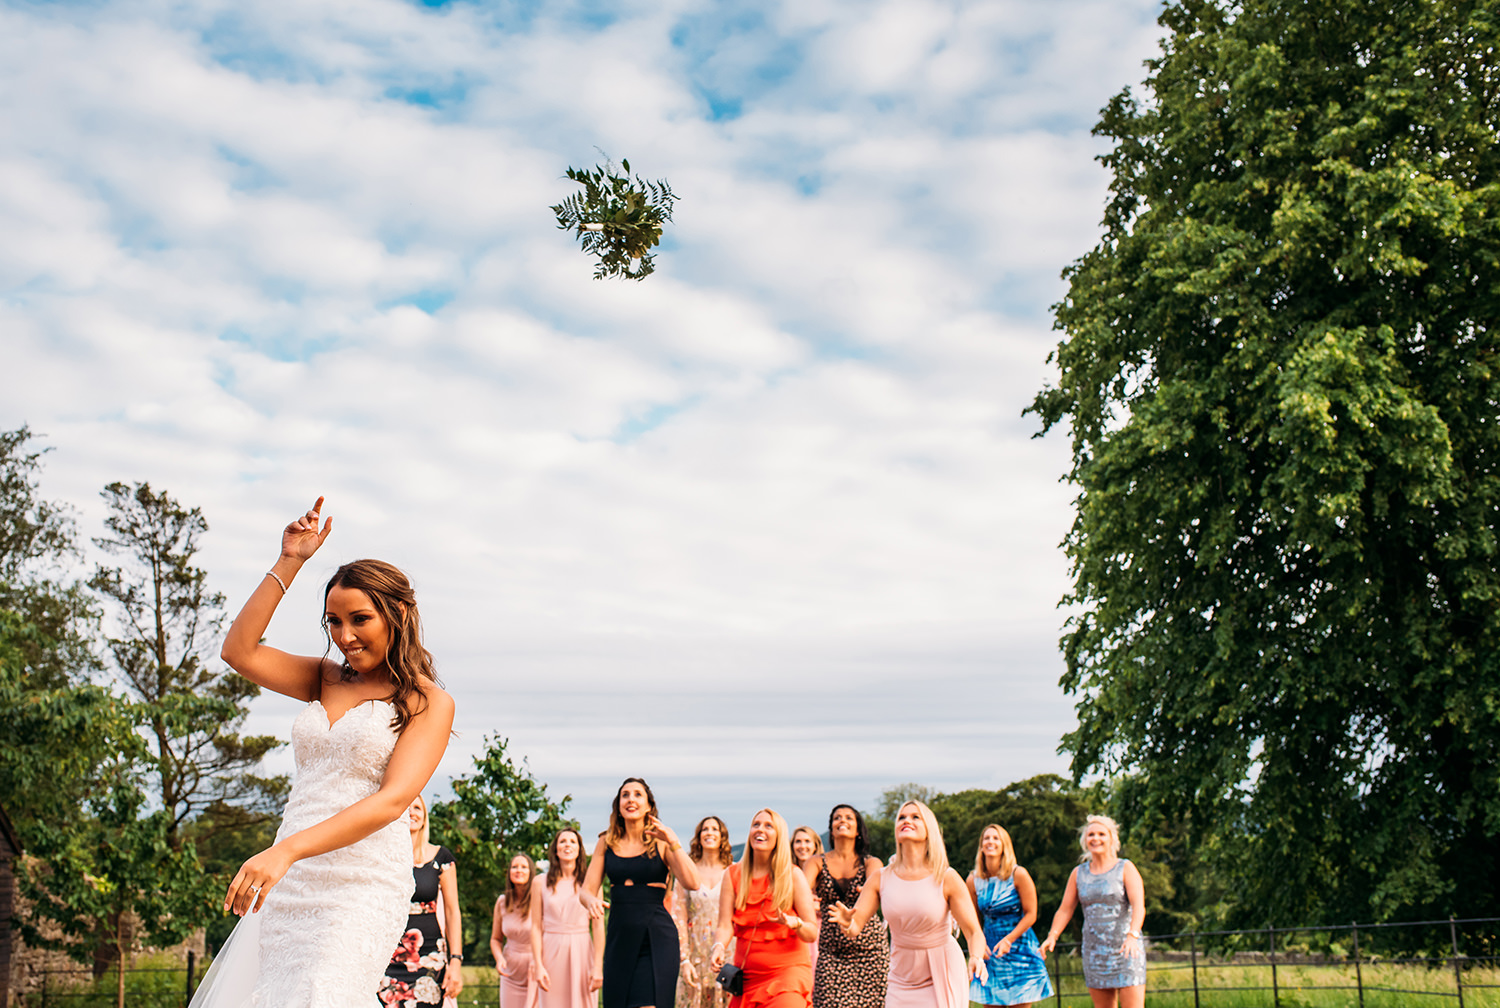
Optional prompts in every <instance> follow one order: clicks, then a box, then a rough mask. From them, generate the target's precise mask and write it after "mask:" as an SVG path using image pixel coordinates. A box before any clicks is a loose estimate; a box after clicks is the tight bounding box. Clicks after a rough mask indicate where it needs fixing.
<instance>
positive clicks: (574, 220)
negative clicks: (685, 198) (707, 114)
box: [551, 159, 677, 280]
mask: <svg viewBox="0 0 1500 1008" xmlns="http://www.w3.org/2000/svg"><path fill="white" fill-rule="evenodd" d="M620 170H623V172H624V173H623V174H620V173H619V172H618V171H617V169H616V168H615V165H614V162H612V161H609V160H606V161H605V162H604V164H602V165H596V166H595V167H594V168H592V169H578V168H572V167H570V168H569V169H568V171H567V177H568V178H570V179H572V180H573V181H574V182H577V183H578V184H579V185H581V186H583V192H579V193H574V194H573V195H571V196H569V197H568V198H567V199H565V200H563V201H562V202H561V203H559V204H557V205H556V206H554V207H552V208H551V209H552V212H553V213H554V214H556V215H557V226H558V229H559V230H562V231H575V232H576V233H577V235H578V240H579V244H581V245H582V246H583V250H584V251H585V252H587V253H588V254H589V255H592V256H595V257H596V258H597V259H598V266H597V267H596V268H595V270H594V279H595V280H603V279H604V278H605V277H611V276H617V277H621V278H624V279H629V280H642V279H645V278H646V277H647V276H650V275H651V273H652V272H653V271H654V270H655V263H654V258H655V257H654V256H653V255H652V254H651V249H653V248H655V247H656V246H657V245H659V244H661V233H662V226H663V225H664V224H665V223H666V222H667V221H669V220H671V219H672V204H674V203H676V202H677V195H676V194H675V193H674V192H672V187H671V186H669V185H668V184H667V182H666V180H665V179H658V180H657V181H655V182H651V181H649V180H647V179H641V178H635V177H633V176H632V175H631V174H630V162H629V161H626V160H624V159H621V161H620Z"/></svg>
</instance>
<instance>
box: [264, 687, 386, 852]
mask: <svg viewBox="0 0 1500 1008" xmlns="http://www.w3.org/2000/svg"><path fill="white" fill-rule="evenodd" d="M390 721H391V705H390V704H388V703H385V702H384V701H381V700H368V701H366V702H364V703H362V704H358V705H356V706H354V707H352V708H350V709H349V711H348V712H347V713H345V714H344V716H343V717H341V718H339V719H338V720H337V721H335V722H334V723H333V724H332V725H330V724H329V723H328V712H327V711H326V710H325V709H324V708H323V704H322V701H319V700H314V701H313V702H312V703H310V704H308V705H307V706H306V707H304V708H303V709H302V713H301V714H299V715H297V720H295V721H293V722H292V754H293V755H294V756H295V757H296V760H297V773H296V776H295V777H294V778H293V779H292V792H291V795H290V796H289V797H288V798H287V802H286V810H285V811H284V812H283V813H282V825H281V831H280V832H278V833H277V839H280V838H281V837H282V836H287V835H290V834H292V833H297V832H299V831H301V830H305V829H307V828H308V827H309V826H313V825H315V824H317V823H320V822H322V821H323V820H324V819H327V818H328V817H329V816H332V815H335V814H337V813H339V812H342V811H343V810H344V809H346V808H348V807H349V806H350V805H353V804H354V803H355V802H357V801H359V800H361V799H363V798H368V797H369V796H370V795H372V794H374V793H375V792H376V791H377V790H379V788H380V781H381V778H383V777H384V776H385V768H386V764H387V763H389V762H390V759H391V752H392V750H394V749H395V748H396V739H397V738H398V736H397V734H396V733H395V732H394V731H392V730H391V727H390Z"/></svg>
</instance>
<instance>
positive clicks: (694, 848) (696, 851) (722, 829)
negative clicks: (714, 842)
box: [688, 815, 734, 868]
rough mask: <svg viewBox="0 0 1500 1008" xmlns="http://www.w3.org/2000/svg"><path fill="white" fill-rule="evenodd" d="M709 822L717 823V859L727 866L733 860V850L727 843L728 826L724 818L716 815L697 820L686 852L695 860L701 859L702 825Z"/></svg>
mask: <svg viewBox="0 0 1500 1008" xmlns="http://www.w3.org/2000/svg"><path fill="white" fill-rule="evenodd" d="M709 823H718V824H719V852H718V860H719V864H721V865H723V866H724V867H726V868H727V867H729V865H730V864H732V863H733V862H734V852H733V850H732V849H731V847H730V843H729V827H728V826H726V825H724V820H723V819H720V818H719V817H718V816H716V815H711V816H704V817H703V818H702V819H700V820H698V825H697V826H695V827H693V842H692V844H691V845H690V846H689V847H688V854H689V855H690V856H691V857H692V859H693V861H695V862H697V861H700V860H702V859H703V827H704V826H706V825H708V824H709Z"/></svg>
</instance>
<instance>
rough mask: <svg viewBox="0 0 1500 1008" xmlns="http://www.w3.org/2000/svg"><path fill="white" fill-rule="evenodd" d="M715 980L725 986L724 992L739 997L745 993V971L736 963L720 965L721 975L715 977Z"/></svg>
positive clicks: (722, 986)
mask: <svg viewBox="0 0 1500 1008" xmlns="http://www.w3.org/2000/svg"><path fill="white" fill-rule="evenodd" d="M714 982H715V983H717V984H718V985H719V986H720V987H721V988H723V990H724V993H726V994H729V995H731V996H733V997H739V996H740V995H741V994H743V993H745V971H744V970H742V969H740V968H739V967H738V966H736V965H735V964H734V963H725V964H724V965H723V966H720V967H719V975H718V976H716V977H714Z"/></svg>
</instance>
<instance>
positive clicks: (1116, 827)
mask: <svg viewBox="0 0 1500 1008" xmlns="http://www.w3.org/2000/svg"><path fill="white" fill-rule="evenodd" d="M1095 823H1098V824H1099V825H1100V826H1103V827H1104V828H1105V829H1106V830H1108V831H1109V852H1110V853H1111V854H1119V853H1120V824H1119V823H1117V822H1115V821H1114V820H1113V819H1111V818H1110V817H1109V816H1107V815H1091V816H1089V817H1088V818H1087V819H1085V820H1084V821H1083V825H1082V826H1080V827H1078V847H1079V849H1080V850H1082V851H1083V857H1081V858H1079V859H1078V860H1079V861H1080V862H1083V861H1087V860H1088V859H1089V849H1088V848H1087V847H1085V846H1084V843H1083V835H1084V834H1085V833H1087V832H1088V831H1089V827H1090V826H1092V825H1094V824H1095Z"/></svg>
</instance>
